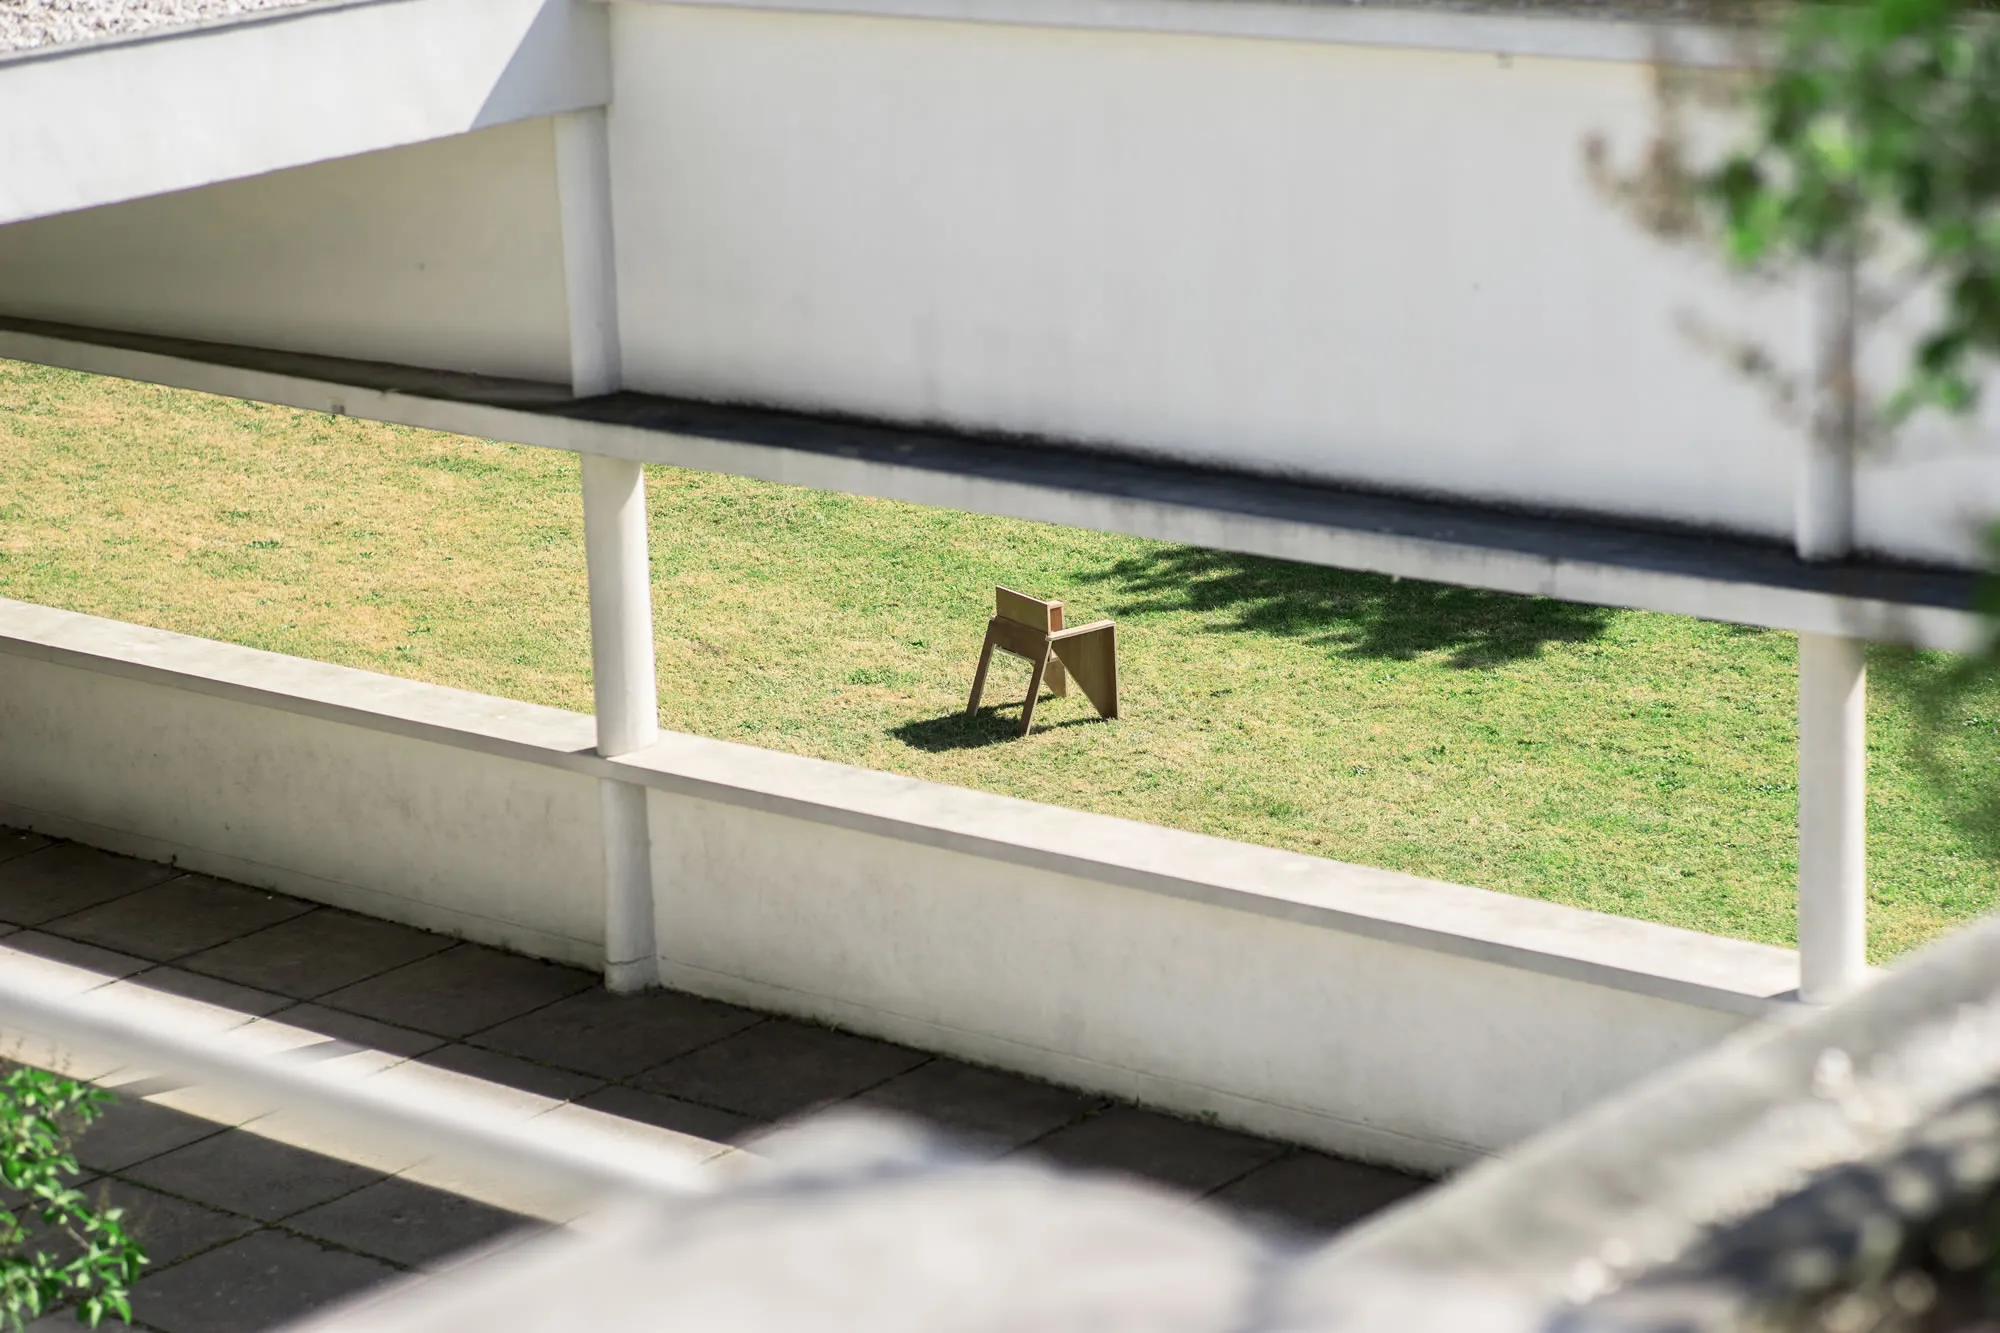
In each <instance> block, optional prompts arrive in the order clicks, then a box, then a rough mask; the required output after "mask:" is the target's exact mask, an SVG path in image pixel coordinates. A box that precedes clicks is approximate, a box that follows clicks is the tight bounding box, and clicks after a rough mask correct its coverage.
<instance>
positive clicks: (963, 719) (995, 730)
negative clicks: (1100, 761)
mask: <svg viewBox="0 0 2000 1333" xmlns="http://www.w3.org/2000/svg"><path fill="white" fill-rule="evenodd" d="M1054 697H1055V696H1054V695H1052V694H1049V693H1046V692H1044V693H1043V695H1042V702H1046V701H1047V700H1049V699H1053V698H1054ZM1020 715H1021V705H1020V704H1017V703H1004V704H988V705H986V706H985V707H982V708H981V709H980V710H979V712H978V713H976V714H970V715H969V714H967V713H966V711H965V710H964V709H962V708H960V709H955V710H953V711H952V712H949V713H946V714H945V715H944V716H943V717H927V718H920V719H918V720H916V721H913V722H904V723H901V724H899V725H897V726H894V727H891V728H889V734H890V735H891V736H894V737H895V738H896V739H897V740H899V741H901V742H903V744H905V745H907V746H909V747H910V748H911V749H912V750H922V751H924V752H926V753H928V754H943V753H945V752H947V751H950V750H978V749H982V748H984V747H986V746H988V745H999V744H1001V743H1003V742H1005V741H1018V740H1025V739H1027V738H1026V737H1024V736H1022V735H1021V725H1020V720H1019V719H1020ZM1037 716H1038V717H1039V715H1037ZM1103 725H1104V719H1103V718H1101V717H1070V718H1064V719H1063V720H1062V721H1060V722H1042V721H1039V720H1038V721H1037V722H1036V723H1035V730H1034V732H1033V734H1034V735H1036V736H1041V735H1046V734H1047V733H1049V732H1051V731H1061V730H1063V729H1064V728H1066V727H1095V726H1103Z"/></svg>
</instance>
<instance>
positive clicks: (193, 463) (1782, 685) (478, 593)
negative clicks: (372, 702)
mask: <svg viewBox="0 0 2000 1333" xmlns="http://www.w3.org/2000/svg"><path fill="white" fill-rule="evenodd" d="M650 481H651V485H652V512H653V525H652V533H653V567H654V590H655V604H656V606H657V616H658V629H659V636H660V637H659V663H660V686H661V696H662V700H663V702H662V721H663V723H664V724H665V725H667V726H669V727H673V728H677V729H681V730H685V731H692V732H699V733H701V734H704V735H709V736H718V737H722V738H724V739H728V740H737V741H744V742H748V743H750V744H753V745H761V746H767V747H770V748H773V749H779V750H787V751H791V752H794V753H798V754H810V755H818V756H822V757H824V758H829V759H839V760H845V761H847V762H850V763H857V764H864V765H868V766H870V767H874V768H884V769H893V770H895V771H897V772H902V773H909V774H913V775H916V776H918V777H923V778H930V779H934V780H937V781H940V782H950V783H958V784H961V785H964V786H969V787H979V788H983V789H986V790H989V791H997V792H1005V793H1008V794H1010V795H1015V796H1024V797H1029V798H1032V799H1034V800H1040V801H1049V802H1054V803H1057V804H1062V805H1070V806H1076V807H1079V808H1083V809H1090V810H1099V811H1103V812H1105V813H1108V814H1117V815H1124V816H1127V817H1130V818H1134V819H1143V820H1149V821H1152V822H1155V823H1160V824H1169V825H1174V826H1177V827H1180V828H1188V829H1196V830H1199V831H1201V832H1204V833H1214V834H1220V835H1223V836H1225V837H1232V838H1242V839H1247V840H1249V841H1253V842H1260V843H1267V844H1270V845H1273V846H1279V847H1289V848H1294V849H1296V850H1299V851H1305V852H1312V853H1316V854H1319V855H1323V856H1330V857H1337V858H1340V859H1343V860H1351V861H1361V862H1367V863H1371V864H1375V865H1383V866H1392V867H1395V868H1397V869H1402V870H1408V871H1413V872H1415V873H1418V874H1423V875H1431V876H1436V877H1439V878H1443V879H1450V880H1456V881H1459V882H1462V883H1467V884H1477V885H1481V886H1484V887H1486V888H1492V889H1501V890H1505V891H1507V892H1510V893H1519V894H1527V895H1532V896H1535V897H1540V898H1547V899H1550V900H1553V901H1558V902H1566V903H1574V904H1577V905H1579V906H1585V907H1593V908H1598V909H1601V910H1605V911H1612V912H1619V913H1623V914H1626V915H1629V916H1637V917H1644V918H1647V919H1650V920H1655V921H1665V922H1671V923H1673V924H1676V925H1683V926H1691V927H1695V928H1697V929H1702V930H1711V931H1717V932H1721V933H1724V934H1730V935H1739V936H1743V937H1745V938H1749V939H1758V940H1769V941H1776V942H1790V940H1791V938H1792V898H1793V888H1792V876H1793V869H1794V866H1793V848H1792V819H1793V813H1794V803H1795V774H1794V767H1793V727H1794V721H1793V689H1794V675H1793V673H1794V667H1793V641H1792V639H1791V638H1790V636H1788V635H1784V634H1774V633H1765V632H1760V631H1754V630H1745V629H1740V628H1736V627H1733V626H1728V625H1714V624H1707V623H1704V622H1700V621H1693V620H1682V619H1677V618H1675V617H1671V616H1661V615H1650V614H1641V613H1635V612H1622V611H1602V610H1596V609H1592V608H1588V607H1574V606H1567V605H1563V604H1560V603H1554V602H1544V601H1535V600H1524V599H1517V598H1509V597H1501V596H1493V595H1487V594H1481V593H1473V592H1466V591H1460V590H1454V589H1449V588H1439V587H1432V586H1428V585H1424V584H1417V583H1408V582H1404V583H1396V582H1392V581H1389V580H1386V579H1380V578H1373V577H1363V576H1357V575H1347V574H1340V573H1334V572H1330V571H1326V570H1320V569H1314V568H1309V567H1301V566H1291V565H1284V564H1280V563H1276V562H1273V561H1268V560H1254V559H1248V558H1244V557H1239V556H1232V555H1223V554H1217V553H1214V552H1208V551H1200V550H1192V549H1188V548H1185V547H1175V546H1167V545H1163V544H1160V543H1156V542H1146V541H1137V540H1132V539H1129V538H1123V537H1107V536H1102V535H1099V534H1096V533H1088V532H1075V531H1068V530H1065V529H1060V528H1050V527H1044V526H1041V525H1037V524H1032V523H1018V522H1007V521H1002V520H996V519H989V518H980V517H976V516H972V515H967V514H959V513H951V512H946V511H940V510H933V509H921V508H917V507H914V506H910V505H901V504H891V503H887V502H883V501H875V500H858V499H852V498H849V497H846V496H838V495H822V494H816V493H814V492H810V491H801V490H795V489H790V488H787V487H782V486H774V485H768V484H763V483H756V482H747V481H739V480H735V479H732V478H726V477H714V476H704V475H701V474H698V473H688V472H679V471H673V470H668V469H660V470H656V471H654V472H653V473H652V475H651V477H650ZM997 582H1004V583H1007V584H1009V585H1011V586H1013V587H1016V588H1020V589H1023V590H1025V591H1030V592H1034V593H1038V594H1040V595H1043V596H1052V597H1061V598H1064V599H1066V600H1067V601H1068V602H1069V603H1070V617H1071V621H1072V623H1075V622H1077V621H1080V620H1082V619H1085V618H1088V617H1093V616H1099V615H1109V616H1115V617H1116V618H1117V619H1118V622H1119V645H1120V652H1121V657H1122V663H1121V666H1122V675H1123V702H1124V709H1125V716H1124V718H1123V719H1121V720H1120V721H1117V722H1114V723H1103V722H1100V721H1097V720H1096V719H1095V716H1094V714H1092V713H1091V711H1090V709H1089V706H1088V705H1087V704H1086V703H1085V702H1084V701H1083V700H1082V699H1081V697H1080V696H1079V697H1072V698H1070V699H1067V700H1051V701H1047V702H1045V703H1044V704H1043V705H1042V708H1041V710H1040V711H1039V712H1038V715H1037V721H1038V724H1040V725H1041V726H1043V727H1045V729H1044V730H1038V731H1037V733H1036V734H1035V735H1034V736H1033V737H1031V738H1029V739H1027V740H1024V741H1016V740H1013V739H1011V736H1012V725H1011V713H1012V709H1011V707H1008V708H1006V709H1002V710H1000V711H998V712H994V713H989V714H987V715H985V716H982V717H981V718H979V719H977V720H974V721H967V720H965V719H962V718H960V717H959V716H958V709H959V708H961V707H962V706H963V703H964V697H965V690H966V687H967V685H968V683H969V678H970V675H971V671H972V666H973V660H974V657H975V655H976V652H977V649H978V644H979V639H980V635H981V632H982V630H983V627H984V622H985V616H986V614H987V612H988V609H989V606H990V599H991V596H992V587H993V585H994V584H995V583H997ZM0 596H8V597H15V598H23V599H27V600H30V601H37V602H44V603H48V604H51V605H56V606H64V607H70V608H73V609H76V610H80V611H89V612H93V613H95V614H99V615H107V616H115V617H117V618H119V619H123V620H133V621H139V622H142V623H145V624H150V625H160V626H165V627H167V628H170V629H176V630H182V631H185V632H188V633H191V634H199V635H205V636H208V637H212V638H217V639H227V640H232V641H235V642H238V643H246V644H252V645H255V646H257V647H260V648H271V649H276V650H278V651H281V652H287V653H296V654H300V655H303V656H307V657H315V658H321V659H324V660H327V661H331V662H341V663H346V664H348V665H352V666H358V667H367V668H370V669H373V670H377V671H385V672H390V673H393V674H397V675H405V676H414V677H418V678H421V679H425V680H432V681H439V682H442V683H445V684H449V685H457V686H463V687H465V688H469V689H476V690H484V691H489V692H492V693H497V694H504V695H510V696H513V697H516V698H521V699H529V700H534V701H536V702H540V703H548V704H555V705H558V706H561V707H565V708H573V709H579V710H587V709H588V708H589V704H590V684H589V637H588V628H587V621H586V611H585V595H584V579H583V541H582V532H581V514H580V506H579V501H578V498H577V485H576V463H575V460H574V459H573V458H571V457H569V456H568V455H564V454H557V453H550V452H546V451H541V450H535V449H527V448H518V447H513V446H508V445H498V444H491V443H486V442H482V441H477V440H469V439H462V438H458V437H454V436H445V435H436V434H431V433H427V432H423V431H415V430H404V429H400V428H395V427H387V426H379V425H373V424H370V423H365V422H357V421H352V420H345V419H336V418H327V417H321V416H314V415H310V414H306V413H301V412H294V411H290V410H287V409H282V408H274V407H263V406H258V405H256V404H252V403H242V402H235V401H230V400H225V399H218V398H211V397H205V396H202V395H198V394H191V393H183V392H178V391H173V390H166V389H159V388H153V387H149V386H143V385H135V384H127V383H123V382H120V381H116V380H102V379H94V378H90V377H86V376H81V375H74V374H69V373H66V372H60V371H51V370H45V369H39V368H35V367H29V366H22V365H16V364H10V363H0ZM1008 662H1009V660H1008V659H1002V662H1001V664H1000V665H997V666H996V669H995V681H994V684H993V685H992V686H991V687H989V694H988V698H989V701H1002V700H1008V701H1010V702H1011V700H1012V699H1018V697H1019V692H1020V691H1021V690H1022V689H1023V688H1024V687H1025V681H1026V669H1025V667H1022V666H1020V665H1019V664H1011V665H1010V664H1008ZM1954 665H1955V664H1954V662H1953V661H1952V660H1950V659H1946V658H1942V657H1938V656H1929V655H1911V654H1905V653H1897V652H1890V651H1882V652H1878V653H1876V654H1875V656H1874V657H1873V658H1872V667H1873V677H1872V687H1873V693H1872V699H1871V716H1872V745H1871V760H1870V763H1871V788H1870V808H1869V819H1870V856H1871V858H1872V866H1871V876H1872V881H1873V884H1874V905H1873V908H1872V913H1871V922H1872V935H1873V949H1874V953H1875V955H1876V957H1878V958H1883V957H1887V956H1890V955H1893V954H1895V953H1897V952H1899V951H1901V950H1903V949H1905V948H1908V947H1909V946H1911V945H1913V944H1916V943H1918V942H1920V941H1922V940H1924V939H1926V938H1928V937H1929V936H1932V935H1934V934H1936V933H1937V932H1939V931H1941V930H1943V929H1944V928H1946V927H1947V926H1949V925H1950V924H1951V923H1953V922H1955V921H1960V920H1963V919H1965V918H1966V917H1968V916H1970V915H1972V914H1974V913H1977V912H1981V911H1984V910H1986V909H1987V908H1988V907H1989V906H1990V905H1991V903H1992V900H1993V894H1994V885H1995V878H1996V877H1995V860H1994V858H1995V856H1996V854H2000V832H1996V830H2000V823H1996V820H1995V818H1994V814H1993V808H1992V806H1991V804H1990V801H1991V797H1990V794H1989V793H1990V792H1991V791H1993V790H1994V789H1995V788H1996V787H2000V782H1996V778H2000V767H1996V763H2000V740H1996V732H1995V726H1994V718H1995V717H1996V716H2000V688H1996V687H1995V685H1994V684H1993V683H1992V682H1990V681H1980V682H1978V683H1977V684H1975V685H1974V686H1973V687H1972V688H1971V689H1969V690H1967V691H1963V692H1960V693H1958V694H1956V695H1954V696H1951V697H1950V698H1949V699H1947V700H1945V702H1944V703H1943V704H1942V705H1941V713H1940V719H1939V720H1938V721H1936V722H1935V724H1933V725H1930V726H1923V725H1919V718H1920V716H1922V715H1923V713H1924V701H1925V700H1927V699H1930V698H1931V697H1932V695H1933V692H1934V687H1935V686H1936V685H1937V684H1938V682H1939V681H1941V680H1942V679H1943V678H1944V676H1945V675H1946V674H1947V673H1948V672H1950V671H1951V670H1952V669H1953V667H1954Z"/></svg>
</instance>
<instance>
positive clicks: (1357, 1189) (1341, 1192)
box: [1210, 1152, 1430, 1236]
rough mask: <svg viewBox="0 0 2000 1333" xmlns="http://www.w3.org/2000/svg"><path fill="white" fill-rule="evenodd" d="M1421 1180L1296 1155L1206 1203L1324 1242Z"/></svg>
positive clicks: (1260, 1169)
mask: <svg viewBox="0 0 2000 1333" xmlns="http://www.w3.org/2000/svg"><path fill="white" fill-rule="evenodd" d="M1428 1184H1430V1182H1429V1181H1427V1180H1425V1179H1423V1178H1422V1177H1421V1176H1412V1175H1408V1174H1406V1173H1404V1172H1401V1171H1391V1170H1389V1169H1387V1168H1385V1167H1379V1166H1369V1165H1367V1164H1366V1163H1363V1162H1348V1161H1343V1160H1341V1159H1340V1158H1338V1157H1329V1156H1327V1155H1326V1154H1325V1153H1318V1152H1297V1153H1293V1154H1291V1155H1289V1156H1286V1157H1280V1158H1279V1159H1278V1160H1277V1161H1275V1162H1271V1163H1269V1164H1267V1165H1265V1166H1260V1167H1258V1168H1257V1169H1256V1170H1255V1171H1252V1172H1251V1173H1250V1174H1249V1175H1247V1176H1244V1177H1242V1178H1241V1179H1240V1180H1237V1181H1234V1182H1232V1183H1231V1184H1228V1185H1225V1186H1223V1187H1222V1188H1221V1189H1219V1190H1217V1191H1216V1192H1215V1193H1214V1194H1213V1195H1211V1196H1210V1197H1211V1198H1213V1199H1214V1200H1215V1201H1216V1202H1218V1203H1221V1204H1225V1205H1227V1206H1229V1207H1231V1208H1234V1209H1236V1210H1238V1211H1239V1212H1242V1213H1245V1214H1248V1215H1250V1216H1253V1217H1258V1218H1262V1219H1264V1220H1266V1221H1269V1222H1271V1223H1274V1224H1275V1225H1277V1226H1279V1227H1281V1228H1283V1229H1286V1230H1291V1231H1302V1232H1307V1233H1309V1234H1311V1235H1314V1236H1324V1235H1326V1234H1328V1233H1329V1232H1334V1231H1338V1230H1340V1229H1341V1228H1342V1227H1346V1226H1351V1225H1352V1224H1353V1223H1356V1222H1359V1221H1361V1220H1362V1219H1363V1218H1365V1217H1369V1216H1371V1215H1373V1214H1374V1213H1377V1212H1380V1211H1381V1210H1382V1209H1384V1208H1387V1207H1388V1206H1389V1205H1390V1204H1393V1203H1397V1202H1399V1201H1401V1200H1403V1199H1405V1198H1408V1197H1409V1196H1410V1195H1412V1194H1415V1193H1416V1192H1417V1191H1419V1190H1421V1189H1423V1188H1424V1187H1425V1186H1426V1185H1428Z"/></svg>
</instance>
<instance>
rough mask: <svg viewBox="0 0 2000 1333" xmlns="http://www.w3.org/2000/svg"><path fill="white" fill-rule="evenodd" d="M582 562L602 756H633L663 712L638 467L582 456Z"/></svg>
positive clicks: (641, 473)
mask: <svg viewBox="0 0 2000 1333" xmlns="http://www.w3.org/2000/svg"><path fill="white" fill-rule="evenodd" d="M583 555H584V561H585V564H586V567H587V569H588V572H589V577H590V666H591V671H592V672H593V674H594V676H595V696H596V701H597V752H598V753H599V754H601V755H606V756H609V755H620V754H628V753H630V752H631V751H633V750H637V749H640V748H642V747H644V746H648V745H651V744H652V743H653V741H654V740H655V739H656V738H657V737H658V735H659V709H660V697H659V686H658V683H657V682H656V681H655V679H654V675H653V590H652V569H651V564H650V562H649V561H648V559H647V557H646V474H645V471H644V469H642V468H641V467H640V466H639V464H637V463H634V462H631V461H629V460H627V459H623V458H605V457H602V456H601V455H597V454H585V455H583Z"/></svg>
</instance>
